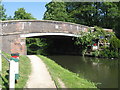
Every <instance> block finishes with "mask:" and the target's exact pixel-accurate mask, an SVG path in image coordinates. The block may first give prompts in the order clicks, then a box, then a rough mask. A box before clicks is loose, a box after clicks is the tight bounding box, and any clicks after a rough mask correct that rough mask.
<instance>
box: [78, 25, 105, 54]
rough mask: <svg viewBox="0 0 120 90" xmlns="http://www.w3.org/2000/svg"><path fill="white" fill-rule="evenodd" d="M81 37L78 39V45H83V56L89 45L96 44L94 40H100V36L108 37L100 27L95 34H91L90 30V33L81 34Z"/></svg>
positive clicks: (96, 28)
mask: <svg viewBox="0 0 120 90" xmlns="http://www.w3.org/2000/svg"><path fill="white" fill-rule="evenodd" d="M80 35H81V37H78V38H77V41H76V44H77V45H82V49H83V50H82V51H84V52H83V55H84V54H85V52H86V49H87V47H88V45H91V46H92V45H93V44H94V40H96V39H99V38H100V36H104V37H105V35H107V33H106V32H105V31H103V29H102V28H99V27H97V26H96V27H95V30H94V31H93V32H91V30H89V32H81V33H80Z"/></svg>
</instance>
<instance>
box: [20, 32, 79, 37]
mask: <svg viewBox="0 0 120 90" xmlns="http://www.w3.org/2000/svg"><path fill="white" fill-rule="evenodd" d="M35 36H69V37H80V35H76V34H68V33H28V34H21V35H20V37H35Z"/></svg>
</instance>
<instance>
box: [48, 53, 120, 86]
mask: <svg viewBox="0 0 120 90" xmlns="http://www.w3.org/2000/svg"><path fill="white" fill-rule="evenodd" d="M49 58H51V59H52V60H54V61H55V62H56V63H58V64H59V65H61V66H62V67H64V68H66V69H68V70H70V71H72V72H74V73H77V74H79V76H80V77H83V78H85V79H87V80H89V81H92V82H95V83H97V87H98V88H118V60H117V59H105V58H102V59H101V58H93V57H82V56H69V55H58V56H49Z"/></svg>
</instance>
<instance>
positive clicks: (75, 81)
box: [39, 55, 97, 89]
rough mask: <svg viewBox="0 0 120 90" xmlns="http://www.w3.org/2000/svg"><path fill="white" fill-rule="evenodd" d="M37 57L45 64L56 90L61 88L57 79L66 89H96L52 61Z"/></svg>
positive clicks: (93, 85) (91, 83)
mask: <svg viewBox="0 0 120 90" xmlns="http://www.w3.org/2000/svg"><path fill="white" fill-rule="evenodd" d="M39 57H40V58H41V59H42V60H43V62H44V63H45V64H46V66H47V68H48V70H49V72H50V74H51V76H52V79H53V80H54V81H55V83H56V85H57V87H58V88H62V86H61V83H60V82H59V80H58V79H60V80H61V81H62V82H63V83H64V84H65V87H66V88H95V89H97V87H96V85H95V83H93V82H90V81H88V80H86V79H84V78H82V77H80V76H79V77H78V75H77V74H75V73H73V72H70V71H69V70H67V69H64V68H63V67H61V66H60V65H58V64H57V63H55V62H54V61H53V60H51V59H49V58H47V57H44V56H42V55H39Z"/></svg>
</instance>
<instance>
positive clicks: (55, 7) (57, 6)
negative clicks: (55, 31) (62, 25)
mask: <svg viewBox="0 0 120 90" xmlns="http://www.w3.org/2000/svg"><path fill="white" fill-rule="evenodd" d="M45 7H46V8H47V11H46V12H45V14H44V18H43V19H45V20H56V21H67V20H68V19H69V18H68V15H67V11H66V5H65V3H64V2H50V3H48V4H46V6H45Z"/></svg>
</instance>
